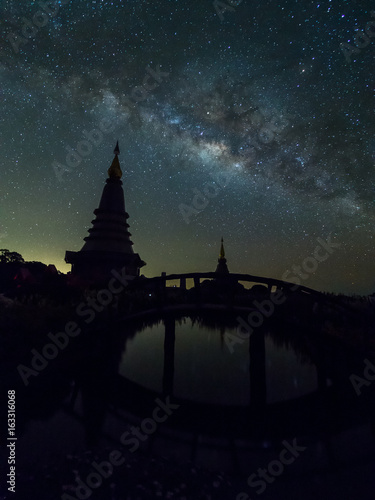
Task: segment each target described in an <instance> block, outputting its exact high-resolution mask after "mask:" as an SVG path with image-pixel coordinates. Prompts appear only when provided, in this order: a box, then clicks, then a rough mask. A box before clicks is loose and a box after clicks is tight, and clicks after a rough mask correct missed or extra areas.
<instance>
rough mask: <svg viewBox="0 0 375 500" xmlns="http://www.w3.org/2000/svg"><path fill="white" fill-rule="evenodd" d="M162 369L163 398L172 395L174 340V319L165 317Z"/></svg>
mask: <svg viewBox="0 0 375 500" xmlns="http://www.w3.org/2000/svg"><path fill="white" fill-rule="evenodd" d="M164 326H165V334H164V367H163V394H164V396H168V395H172V394H173V379H174V346H175V339H176V325H175V319H174V318H173V317H172V316H167V317H166V318H165V319H164Z"/></svg>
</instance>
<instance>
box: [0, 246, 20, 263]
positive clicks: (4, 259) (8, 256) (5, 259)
mask: <svg viewBox="0 0 375 500" xmlns="http://www.w3.org/2000/svg"><path fill="white" fill-rule="evenodd" d="M11 262H18V263H21V264H22V263H23V262H25V261H24V259H23V257H22V255H21V254H20V253H18V252H10V251H9V250H7V249H6V248H2V249H0V263H1V264H9V263H11Z"/></svg>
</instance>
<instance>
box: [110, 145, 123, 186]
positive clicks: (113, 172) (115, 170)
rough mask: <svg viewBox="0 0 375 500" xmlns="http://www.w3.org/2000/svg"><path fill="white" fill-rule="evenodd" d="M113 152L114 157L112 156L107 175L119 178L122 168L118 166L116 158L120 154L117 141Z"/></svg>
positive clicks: (111, 177)
mask: <svg viewBox="0 0 375 500" xmlns="http://www.w3.org/2000/svg"><path fill="white" fill-rule="evenodd" d="M113 154H114V155H115V157H114V158H113V161H112V165H111V166H110V167H109V169H108V177H109V178H110V179H121V177H122V170H121V167H120V162H119V159H118V155H119V154H120V148H119V145H118V141H117V143H116V147H115V149H114V150H113Z"/></svg>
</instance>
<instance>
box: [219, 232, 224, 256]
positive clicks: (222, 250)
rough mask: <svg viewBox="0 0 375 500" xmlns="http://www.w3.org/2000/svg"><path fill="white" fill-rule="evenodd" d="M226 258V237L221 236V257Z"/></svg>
mask: <svg viewBox="0 0 375 500" xmlns="http://www.w3.org/2000/svg"><path fill="white" fill-rule="evenodd" d="M224 258H225V251H224V239H223V237H221V246H220V253H219V259H224Z"/></svg>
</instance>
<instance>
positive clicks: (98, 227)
mask: <svg viewBox="0 0 375 500" xmlns="http://www.w3.org/2000/svg"><path fill="white" fill-rule="evenodd" d="M114 154H115V157H114V159H113V162H112V165H111V166H110V168H109V169H108V179H107V180H106V185H105V186H104V189H103V193H102V197H101V200H100V204H99V208H97V209H96V210H94V214H95V215H96V218H95V220H93V221H92V224H93V226H92V228H91V229H89V235H88V236H87V237H86V238H84V240H85V244H84V245H83V247H82V249H81V250H80V251H79V252H70V251H67V252H66V254H65V261H66V262H68V263H69V264H72V275H76V276H79V277H81V278H83V279H85V280H89V281H97V280H101V279H103V278H105V277H106V276H107V275H109V273H110V271H111V270H113V269H117V270H120V269H123V268H125V270H124V272H123V274H125V275H126V276H127V278H128V279H129V278H131V277H135V276H139V270H140V268H141V267H142V266H144V265H145V262H143V260H142V259H141V258H140V257H139V255H138V254H137V253H134V251H133V242H132V241H131V240H130V236H131V234H130V233H129V231H128V227H129V224H128V223H127V219H128V218H129V214H128V213H127V212H126V211H125V201H124V192H123V189H122V181H121V177H122V171H121V168H120V163H119V160H118V155H119V154H120V149H119V146H118V142H117V144H116V148H115V150H114Z"/></svg>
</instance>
